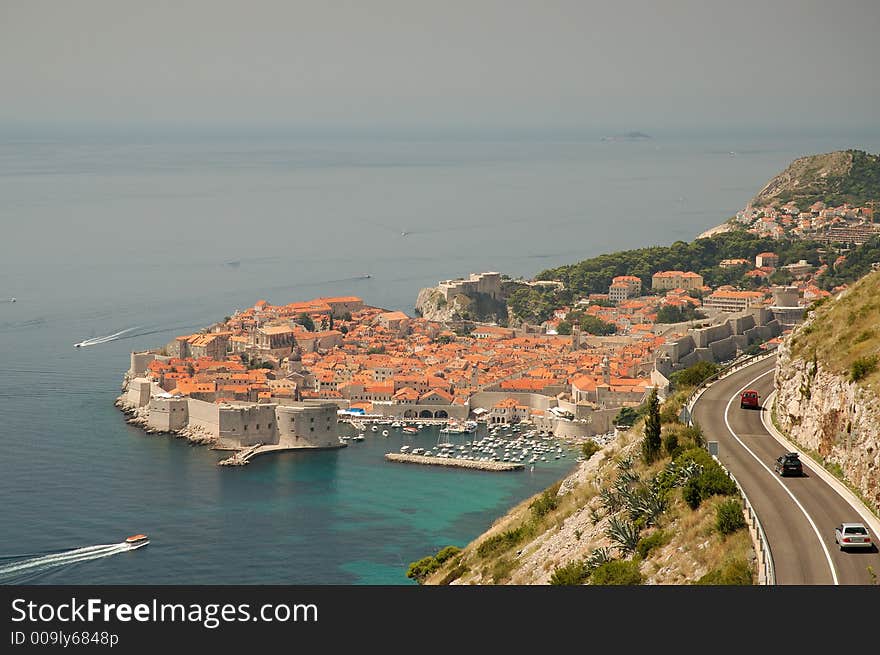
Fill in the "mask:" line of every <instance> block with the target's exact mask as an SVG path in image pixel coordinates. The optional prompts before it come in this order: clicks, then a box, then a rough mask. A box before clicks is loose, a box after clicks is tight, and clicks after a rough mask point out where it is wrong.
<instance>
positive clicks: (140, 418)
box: [113, 394, 219, 447]
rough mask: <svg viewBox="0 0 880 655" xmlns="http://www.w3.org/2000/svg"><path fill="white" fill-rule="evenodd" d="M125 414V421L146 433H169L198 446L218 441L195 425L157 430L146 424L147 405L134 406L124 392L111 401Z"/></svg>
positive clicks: (213, 443) (212, 444) (210, 445)
mask: <svg viewBox="0 0 880 655" xmlns="http://www.w3.org/2000/svg"><path fill="white" fill-rule="evenodd" d="M113 404H114V405H115V406H116V407H117V408H119V410H120V411H121V412H122V413H123V414H125V416H126V419H125V422H126V423H128V424H129V425H134V426H136V427H139V428H140V429H141V430H143V431H144V432H145V433H146V434H170V435H173V436H174V437H176V438H178V439H186V440H187V441H189V442H190V443H192V444H196V445H199V446H209V447H214V446H216V445H217V444H218V443H219V442H218V440H217V438H216V437H214V436H213V435H210V434H207V433H205V432H204V431H203V430H201V429H200V428H198V427H196V426H187V427H185V428H182V429H180V430H157V429H155V428H152V427H150V426H149V425H148V424H147V416H148V412H149V410H148V409H147V407H135V406H134V405H132V404H131V403H129V402H128V401H127V400H126V399H125V394H123V395H121V396H119V397H118V398H117V399H116V401H115V402H114V403H113Z"/></svg>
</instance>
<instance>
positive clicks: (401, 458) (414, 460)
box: [385, 453, 525, 471]
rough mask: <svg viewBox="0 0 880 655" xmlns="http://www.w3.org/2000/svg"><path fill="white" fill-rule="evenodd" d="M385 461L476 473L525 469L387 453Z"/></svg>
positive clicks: (508, 465) (502, 464) (462, 460)
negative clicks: (460, 469) (466, 470)
mask: <svg viewBox="0 0 880 655" xmlns="http://www.w3.org/2000/svg"><path fill="white" fill-rule="evenodd" d="M385 459H386V460H388V461H389V462H406V463H409V464H428V465H433V466H452V467H456V468H463V469H472V470H475V471H518V470H520V469H523V468H525V465H524V464H519V463H517V462H494V461H487V462H481V461H478V460H472V459H457V458H453V457H448V458H447V457H426V456H424V455H410V454H408V453H386V455H385Z"/></svg>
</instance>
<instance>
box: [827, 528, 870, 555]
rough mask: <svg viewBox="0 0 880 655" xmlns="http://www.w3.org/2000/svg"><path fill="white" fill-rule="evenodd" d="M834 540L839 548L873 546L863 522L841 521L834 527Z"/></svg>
mask: <svg viewBox="0 0 880 655" xmlns="http://www.w3.org/2000/svg"><path fill="white" fill-rule="evenodd" d="M834 541H835V543H836V544H837V545H838V546H840V550H845V549H847V548H868V549H873V548H874V542H873V541H871V534H870V533H869V532H868V528H866V527H865V525H864V524H863V523H841V524H840V525H838V526H837V527H836V528H835V529H834Z"/></svg>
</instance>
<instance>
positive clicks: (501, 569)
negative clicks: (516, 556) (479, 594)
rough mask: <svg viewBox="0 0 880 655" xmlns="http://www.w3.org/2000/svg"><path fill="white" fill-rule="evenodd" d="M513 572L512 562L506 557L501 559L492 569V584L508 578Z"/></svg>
mask: <svg viewBox="0 0 880 655" xmlns="http://www.w3.org/2000/svg"><path fill="white" fill-rule="evenodd" d="M511 571H513V561H512V560H511V559H510V558H508V557H502V558H501V559H499V560H498V561H497V562H495V566H493V567H492V582H494V583H495V584H498V583H499V582H502V581H503V580H505V579H507V578H508V577H509V576H510V572H511Z"/></svg>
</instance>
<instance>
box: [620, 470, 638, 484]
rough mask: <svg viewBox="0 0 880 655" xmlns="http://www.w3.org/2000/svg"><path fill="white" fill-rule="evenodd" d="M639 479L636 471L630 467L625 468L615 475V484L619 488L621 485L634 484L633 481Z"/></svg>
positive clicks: (635, 481)
mask: <svg viewBox="0 0 880 655" xmlns="http://www.w3.org/2000/svg"><path fill="white" fill-rule="evenodd" d="M640 480H641V478H639V474H638V473H636V472H635V471H632V470H630V469H626V470H624V471H621V472H620V475H618V476H617V481H616V484H617V486H618V488H620V486H621V485H624V484H625V485H630V484H635V483H637V482H639V481H640Z"/></svg>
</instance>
